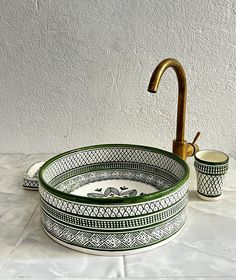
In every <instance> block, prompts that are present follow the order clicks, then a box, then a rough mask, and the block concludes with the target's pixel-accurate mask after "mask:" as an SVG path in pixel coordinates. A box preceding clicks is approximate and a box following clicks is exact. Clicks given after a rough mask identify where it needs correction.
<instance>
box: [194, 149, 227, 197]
mask: <svg viewBox="0 0 236 280" xmlns="http://www.w3.org/2000/svg"><path fill="white" fill-rule="evenodd" d="M228 162H229V157H228V156H227V155H226V154H225V153H223V152H220V151H214V150H202V151H199V152H197V153H196V154H195V162H194V166H195V169H196V173H197V194H198V196H199V197H200V198H201V199H203V200H218V199H220V196H221V194H222V187H223V180H224V176H225V173H226V171H227V170H228Z"/></svg>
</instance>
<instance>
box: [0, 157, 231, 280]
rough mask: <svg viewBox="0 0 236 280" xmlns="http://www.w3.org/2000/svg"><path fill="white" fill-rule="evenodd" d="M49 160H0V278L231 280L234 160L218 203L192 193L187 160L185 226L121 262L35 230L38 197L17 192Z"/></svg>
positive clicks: (191, 166)
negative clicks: (173, 236) (36, 164)
mask: <svg viewBox="0 0 236 280" xmlns="http://www.w3.org/2000/svg"><path fill="white" fill-rule="evenodd" d="M48 158H49V155H45V154H44V155H40V154H38V155H20V154H11V155H10V154H9V155H0V279H1V280H4V279H17V278H24V277H25V278H27V279H62V278H63V279H75V278H83V279H88V278H93V279H94V278H106V277H114V278H129V277H130V278H138V277H145V279H148V278H153V277H157V278H158V279H209V278H211V279H212V278H213V279H224V278H225V279H236V160H234V159H232V158H231V159H230V168H229V170H228V173H227V175H226V178H225V185H224V192H223V197H222V198H221V200H219V201H216V202H206V201H202V200H200V199H199V198H198V197H197V195H196V192H195V189H196V180H195V172H194V169H193V159H189V160H188V163H189V165H190V168H191V177H190V181H189V187H190V194H189V207H188V221H187V225H186V227H185V228H184V230H183V231H182V232H181V233H180V234H179V235H178V236H177V237H176V239H174V240H173V241H170V242H169V243H168V244H166V245H164V246H162V247H159V248H157V249H155V250H152V251H149V252H145V253H142V254H138V255H131V256H126V257H101V256H94V255H88V254H84V253H80V252H77V251H72V250H70V249H67V248H65V247H63V246H61V245H59V244H57V243H56V242H54V241H53V240H51V239H50V238H49V237H48V236H47V235H46V234H45V233H44V231H43V229H42V228H41V225H40V208H39V193H38V192H37V191H27V190H24V189H23V188H22V187H21V184H22V176H23V173H24V172H25V170H26V169H27V168H28V167H29V166H30V165H31V164H32V163H33V162H34V161H37V160H46V159H48Z"/></svg>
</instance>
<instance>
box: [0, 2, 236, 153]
mask: <svg viewBox="0 0 236 280" xmlns="http://www.w3.org/2000/svg"><path fill="white" fill-rule="evenodd" d="M235 16H236V2H235V0H225V1H220V0H219V1H216V0H210V1H204V0H202V1H190V0H185V1H176V0H173V1H170V0H169V1H165V0H161V1H160V0H150V1H148V0H140V1H138V0H126V1H125V0H123V1H118V0H113V1H108V0H102V1H89V0H80V1H78V0H74V1H70V0H69V1H68V0H64V1H63V0H58V1H56V0H53V1H48V0H35V1H33V0H32V1H30V0H20V1H19V0H15V1H13V0H10V1H9V0H1V1H0V102H1V104H0V109H1V111H0V117H1V125H0V135H1V137H0V152H25V153H37V152H60V151H64V150H68V149H72V148H76V147H79V146H83V145H90V144H98V143H135V144H144V145H150V146H156V147H162V148H166V149H169V150H170V149H171V145H172V139H173V138H174V137H175V120H176V107H177V79H176V76H175V73H174V72H173V70H168V71H167V72H166V73H165V75H164V76H163V79H162V82H161V86H160V88H159V91H158V93H157V94H156V95H154V94H151V93H148V92H147V85H148V81H149V78H150V76H151V73H152V71H153V70H154V68H155V67H156V65H157V64H158V63H159V62H160V61H161V60H162V59H164V58H166V57H174V58H177V59H178V60H179V61H180V62H181V63H182V64H183V66H184V68H185V70H186V74H187V80H188V102H187V127H186V132H187V133H186V139H187V140H189V141H190V140H192V139H193V137H194V135H195V133H196V132H197V130H200V131H201V132H202V138H201V140H200V141H199V144H200V145H201V148H215V149H222V150H224V151H225V152H228V153H229V154H231V155H233V156H236V142H235V140H236V112H235V110H236V98H235V93H236V91H235V89H236V82H235V73H236V71H235V70H236V69H235V68H236V50H235V48H236V47H235V45H236V33H235V30H236V19H235Z"/></svg>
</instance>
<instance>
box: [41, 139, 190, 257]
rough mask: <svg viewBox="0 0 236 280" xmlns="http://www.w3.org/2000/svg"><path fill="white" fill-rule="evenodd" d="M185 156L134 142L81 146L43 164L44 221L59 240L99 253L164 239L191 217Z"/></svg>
mask: <svg viewBox="0 0 236 280" xmlns="http://www.w3.org/2000/svg"><path fill="white" fill-rule="evenodd" d="M188 177H189V168H188V166H187V164H186V163H185V162H184V161H183V160H181V159H180V158H178V157H177V156H175V155H173V154H172V153H169V152H166V151H163V150H160V149H156V148H151V147H145V146H137V145H127V144H107V145H97V146H90V147H84V148H79V149H76V150H73V151H69V152H66V153H63V154H61V155H58V156H56V157H54V158H52V159H50V160H49V161H47V162H46V163H45V164H44V165H43V166H42V168H41V169H40V172H39V181H40V187H39V190H40V196H41V209H42V211H41V212H42V226H43V228H44V230H45V232H46V233H47V234H48V235H49V236H50V237H51V238H52V239H54V240H55V241H56V242H58V243H60V244H62V245H64V246H66V247H69V248H72V249H75V250H79V251H83V252H88V253H92V254H100V255H110V254H111V255H117V254H118V255H125V254H130V253H138V252H142V251H146V250H149V249H152V248H155V247H157V246H159V245H161V244H164V243H166V242H167V241H169V240H171V239H172V238H173V237H175V236H176V235H177V233H179V232H180V230H181V229H182V228H183V226H184V224H185V221H186V217H187V215H186V204H187V199H188V196H187V191H188V186H187V180H188Z"/></svg>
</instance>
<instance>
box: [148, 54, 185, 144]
mask: <svg viewBox="0 0 236 280" xmlns="http://www.w3.org/2000/svg"><path fill="white" fill-rule="evenodd" d="M170 67H171V68H173V69H174V70H175V73H176V75H177V78H178V84H179V94H178V111H177V126H176V141H180V142H184V141H185V140H184V134H185V115H186V98H187V81H186V76H185V72H184V68H183V67H182V65H181V64H180V63H179V62H178V61H177V60H176V59H173V58H167V59H165V60H163V61H162V62H161V63H159V64H158V65H157V67H156V69H155V70H154V71H153V73H152V76H151V79H150V82H149V85H148V91H149V92H157V88H158V86H159V83H160V80H161V77H162V75H163V73H164V72H165V71H166V70H167V69H168V68H170Z"/></svg>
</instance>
